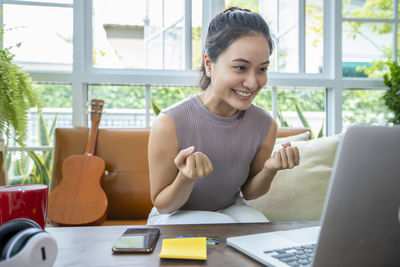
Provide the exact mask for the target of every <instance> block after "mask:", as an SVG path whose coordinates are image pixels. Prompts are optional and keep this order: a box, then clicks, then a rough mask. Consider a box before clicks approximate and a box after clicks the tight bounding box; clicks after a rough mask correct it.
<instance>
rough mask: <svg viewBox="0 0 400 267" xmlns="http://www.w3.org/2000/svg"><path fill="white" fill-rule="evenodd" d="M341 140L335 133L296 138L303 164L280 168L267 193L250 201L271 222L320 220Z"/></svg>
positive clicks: (276, 146)
mask: <svg viewBox="0 0 400 267" xmlns="http://www.w3.org/2000/svg"><path fill="white" fill-rule="evenodd" d="M339 140H340V135H335V136H330V137H325V138H319V139H313V140H309V141H297V142H292V145H293V146H297V147H298V148H299V152H300V164H299V165H298V166H297V167H295V168H293V169H287V170H282V171H279V172H278V173H277V174H276V176H275V178H274V180H273V181H272V184H271V188H270V190H269V191H268V192H267V193H266V194H265V195H263V196H261V197H259V198H257V199H254V200H250V201H246V202H247V203H248V204H249V205H250V206H251V207H254V208H256V209H258V210H260V211H261V212H262V213H264V215H265V216H266V217H267V218H268V219H269V220H270V221H271V222H278V221H279V222H282V221H315V220H319V219H320V217H321V213H322V209H323V206H324V202H325V196H326V192H327V188H328V185H329V178H330V174H331V171H332V168H333V161H334V158H335V154H336V149H337V145H338V143H339ZM280 147H281V145H280V144H277V145H275V148H274V150H277V149H279V148H280Z"/></svg>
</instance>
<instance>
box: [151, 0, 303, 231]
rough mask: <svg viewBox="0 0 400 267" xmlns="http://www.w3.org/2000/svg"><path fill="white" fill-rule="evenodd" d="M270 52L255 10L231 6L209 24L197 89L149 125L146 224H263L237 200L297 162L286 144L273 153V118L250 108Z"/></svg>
mask: <svg viewBox="0 0 400 267" xmlns="http://www.w3.org/2000/svg"><path fill="white" fill-rule="evenodd" d="M272 49H273V45H272V40H271V36H270V33H269V28H268V25H267V24H266V22H265V21H264V19H263V18H262V17H261V16H260V15H259V14H257V13H254V12H251V11H250V10H247V9H240V8H236V7H232V8H229V9H227V10H225V11H223V12H221V13H219V14H218V15H217V16H216V17H215V18H214V19H213V20H212V21H211V23H210V26H209V28H208V33H207V37H206V41H205V49H204V51H203V62H202V67H201V74H202V77H201V81H200V87H201V88H202V89H203V92H201V93H199V94H195V95H192V96H190V97H189V98H188V99H186V100H183V101H180V102H179V103H177V104H175V105H173V106H171V107H169V108H167V109H166V110H164V111H163V112H162V113H161V114H160V115H159V116H158V117H157V119H156V121H155V123H154V124H153V127H152V128H151V132H150V137H149V171H150V193H151V199H152V202H153V204H154V208H153V210H152V211H151V213H150V215H149V219H148V224H190V223H239V222H266V221H268V220H267V218H265V216H264V215H263V214H262V213H260V212H258V211H257V210H255V209H253V208H251V207H249V206H247V205H246V204H245V203H244V202H243V198H245V199H254V198H257V197H258V196H261V195H263V194H265V193H266V192H267V191H268V190H269V187H270V184H271V181H272V179H273V177H274V176H275V174H276V172H277V171H278V170H281V169H286V168H293V167H294V166H296V165H298V164H299V160H300V159H299V152H298V149H297V148H296V147H291V146H290V143H288V144H284V145H283V148H282V149H280V150H279V151H277V152H276V153H274V154H273V155H272V156H271V152H272V149H273V146H274V143H275V139H276V129H277V126H276V123H275V121H274V120H273V119H272V118H271V116H270V115H269V114H268V113H267V112H266V111H265V110H263V109H261V108H259V107H257V106H255V105H252V101H253V99H254V97H255V96H256V95H257V94H258V93H259V92H260V90H261V89H262V88H263V87H264V86H265V84H266V83H267V73H266V71H267V68H268V65H269V56H270V54H271V52H272Z"/></svg>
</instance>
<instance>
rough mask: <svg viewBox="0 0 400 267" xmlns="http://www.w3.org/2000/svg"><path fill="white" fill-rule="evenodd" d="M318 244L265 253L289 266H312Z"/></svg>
mask: <svg viewBox="0 0 400 267" xmlns="http://www.w3.org/2000/svg"><path fill="white" fill-rule="evenodd" d="M316 248H317V246H316V244H311V245H305V246H297V247H290V248H283V249H276V250H268V251H264V253H265V254H270V255H271V257H273V258H276V259H278V260H280V261H282V262H284V263H286V264H287V265H289V266H296V267H297V266H312V262H313V259H314V256H315V250H316Z"/></svg>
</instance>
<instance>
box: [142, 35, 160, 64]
mask: <svg viewBox="0 0 400 267" xmlns="http://www.w3.org/2000/svg"><path fill="white" fill-rule="evenodd" d="M162 37H163V36H162V34H159V35H157V36H156V37H155V38H153V39H151V40H149V41H147V44H146V48H147V49H146V68H149V69H162V68H163V39H162Z"/></svg>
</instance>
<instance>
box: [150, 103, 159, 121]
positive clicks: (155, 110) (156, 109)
mask: <svg viewBox="0 0 400 267" xmlns="http://www.w3.org/2000/svg"><path fill="white" fill-rule="evenodd" d="M151 109H152V110H153V113H154V116H156V117H157V116H158V114H160V112H161V108H160V106H159V105H157V104H156V103H155V102H154V101H153V100H151Z"/></svg>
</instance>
